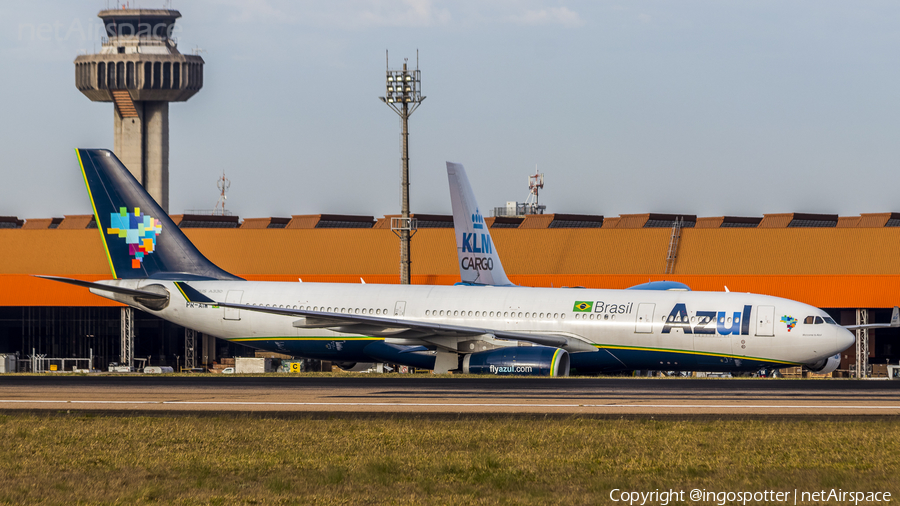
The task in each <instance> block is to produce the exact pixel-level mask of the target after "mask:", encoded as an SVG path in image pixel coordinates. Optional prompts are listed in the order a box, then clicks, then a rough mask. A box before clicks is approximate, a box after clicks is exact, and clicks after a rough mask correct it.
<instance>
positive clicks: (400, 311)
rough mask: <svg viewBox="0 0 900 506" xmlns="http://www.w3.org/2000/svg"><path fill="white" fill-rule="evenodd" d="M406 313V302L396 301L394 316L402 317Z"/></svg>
mask: <svg viewBox="0 0 900 506" xmlns="http://www.w3.org/2000/svg"><path fill="white" fill-rule="evenodd" d="M405 313H406V301H405V300H398V301H397V303H396V304H394V316H403V315H404V314H405Z"/></svg>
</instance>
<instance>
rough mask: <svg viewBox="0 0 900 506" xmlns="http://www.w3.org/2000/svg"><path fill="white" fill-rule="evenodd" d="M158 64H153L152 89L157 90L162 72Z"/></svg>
mask: <svg viewBox="0 0 900 506" xmlns="http://www.w3.org/2000/svg"><path fill="white" fill-rule="evenodd" d="M160 70H161V69H160V64H159V62H156V63H154V64H153V89H154V90H158V89H159V77H160V74H161V73H162V72H160Z"/></svg>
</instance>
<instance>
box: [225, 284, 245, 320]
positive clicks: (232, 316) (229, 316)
mask: <svg viewBox="0 0 900 506" xmlns="http://www.w3.org/2000/svg"><path fill="white" fill-rule="evenodd" d="M243 296H244V291H243V290H228V293H227V294H226V295H225V302H230V303H232V304H240V303H241V297H243ZM223 318H224V319H225V320H240V319H241V310H240V309H231V308H227V307H226V308H225V313H224V316H223Z"/></svg>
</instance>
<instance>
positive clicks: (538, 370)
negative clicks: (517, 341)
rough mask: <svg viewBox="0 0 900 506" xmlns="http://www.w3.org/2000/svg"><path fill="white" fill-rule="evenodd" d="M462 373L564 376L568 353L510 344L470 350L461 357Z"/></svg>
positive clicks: (567, 369)
mask: <svg viewBox="0 0 900 506" xmlns="http://www.w3.org/2000/svg"><path fill="white" fill-rule="evenodd" d="M462 370H463V372H464V373H466V374H497V375H520V376H568V375H569V353H568V352H566V350H563V349H561V348H553V347H550V346H510V347H508V348H498V349H495V350H490V351H480V352H478V353H470V354H468V355H466V356H465V357H464V358H463V367H462Z"/></svg>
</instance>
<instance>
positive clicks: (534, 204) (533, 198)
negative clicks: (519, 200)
mask: <svg viewBox="0 0 900 506" xmlns="http://www.w3.org/2000/svg"><path fill="white" fill-rule="evenodd" d="M543 188H544V174H543V173H542V172H538V170H537V166H536V165H535V167H534V175H533V176H528V198H527V199H525V212H526V213H528V214H544V209H546V208H547V206H542V205H540V201H539V198H540V190H542V189H543ZM529 211H530V212H529Z"/></svg>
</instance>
